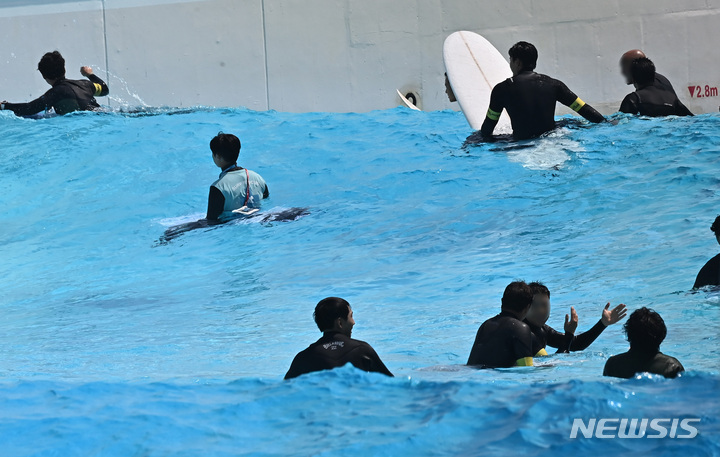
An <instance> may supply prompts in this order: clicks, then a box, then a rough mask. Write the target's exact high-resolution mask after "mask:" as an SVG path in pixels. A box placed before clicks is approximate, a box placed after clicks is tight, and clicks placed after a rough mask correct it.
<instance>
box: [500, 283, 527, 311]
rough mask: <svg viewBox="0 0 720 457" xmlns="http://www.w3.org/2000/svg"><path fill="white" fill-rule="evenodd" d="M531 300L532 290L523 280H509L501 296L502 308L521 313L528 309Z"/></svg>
mask: <svg viewBox="0 0 720 457" xmlns="http://www.w3.org/2000/svg"><path fill="white" fill-rule="evenodd" d="M532 301H533V291H532V289H531V288H530V286H528V285H527V284H526V283H525V281H514V282H511V283H510V284H509V285H508V286H507V287H506V288H505V292H504V293H503V296H502V309H503V310H509V311H515V312H516V313H521V312H523V311H525V310H526V309H528V308H529V307H530V305H531V304H532Z"/></svg>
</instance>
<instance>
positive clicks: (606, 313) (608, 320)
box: [600, 303, 627, 327]
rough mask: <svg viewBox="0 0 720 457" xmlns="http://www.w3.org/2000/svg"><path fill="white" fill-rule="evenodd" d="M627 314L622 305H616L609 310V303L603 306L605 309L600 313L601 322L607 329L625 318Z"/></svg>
mask: <svg viewBox="0 0 720 457" xmlns="http://www.w3.org/2000/svg"><path fill="white" fill-rule="evenodd" d="M626 314H627V309H626V308H625V305H623V304H622V303H621V304H619V305H617V306H616V307H615V308H613V309H612V310H611V309H610V303H608V304H607V305H605V309H603V311H602V318H601V319H600V320H602V323H603V325H605V327H607V326H608V325H612V324H614V323H616V322H618V321H620V320H621V319H622V318H624V317H625V315H626Z"/></svg>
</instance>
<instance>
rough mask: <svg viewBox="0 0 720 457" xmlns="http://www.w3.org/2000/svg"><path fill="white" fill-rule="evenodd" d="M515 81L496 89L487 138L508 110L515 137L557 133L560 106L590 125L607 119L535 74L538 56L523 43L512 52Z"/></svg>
mask: <svg viewBox="0 0 720 457" xmlns="http://www.w3.org/2000/svg"><path fill="white" fill-rule="evenodd" d="M509 54H510V69H511V70H512V73H513V76H512V78H508V79H506V80H505V81H503V82H501V83H500V84H498V85H496V86H495V87H494V88H493V90H492V93H491V94H490V107H489V108H488V111H487V116H486V117H485V121H484V122H483V125H482V127H481V128H480V133H481V134H482V136H483V137H484V138H490V137H492V134H493V130H495V126H496V125H497V123H498V120H499V119H500V114H502V110H503V109H505V110H506V111H507V113H508V115H509V116H510V121H511V123H512V129H513V137H514V138H515V139H518V140H523V139H528V138H534V137H538V136H540V135H542V134H543V133H546V132H549V131H551V130H553V129H555V126H556V125H555V103H556V102H560V103H562V104H563V105H565V106H568V107H570V108H571V109H572V110H573V111H575V112H576V113H578V114H579V115H581V116H582V117H584V118H585V119H587V120H588V121H590V122H596V123H597V122H603V121H605V118H604V117H603V115H602V114H600V113H599V112H597V111H596V110H595V109H594V108H593V107H592V106H590V105H588V104H587V103H585V102H584V101H582V100H581V99H580V97H578V96H577V95H575V94H574V93H573V92H572V91H571V90H570V89H568V87H567V86H566V85H565V84H564V83H563V82H562V81H559V80H557V79H553V78H551V77H549V76H547V75H543V74H540V73H535V72H534V71H533V70H534V69H535V65H536V63H537V57H538V52H537V49H535V46H533V45H532V44H530V43H527V42H525V41H520V42H518V43H516V44H515V45H514V46H513V47H512V48H510V51H509Z"/></svg>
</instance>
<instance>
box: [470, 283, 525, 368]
mask: <svg viewBox="0 0 720 457" xmlns="http://www.w3.org/2000/svg"><path fill="white" fill-rule="evenodd" d="M532 299H533V293H532V289H530V286H528V285H527V284H526V283H524V282H523V281H515V282H512V283H510V284H509V285H508V286H507V287H506V288H505V292H504V293H503V297H502V307H501V312H500V314H498V315H497V316H495V317H493V318H490V319H488V320H486V321H485V322H483V324H482V325H481V326H480V328H479V329H478V331H477V335H476V336H475V342H474V343H473V346H472V349H471V350H470V357H469V358H468V362H467V364H468V365H473V366H479V367H481V368H509V367H513V366H520V367H522V366H532V365H533V352H532V338H533V336H532V332H531V331H530V327H529V326H528V325H527V324H525V323H524V322H523V321H522V320H523V319H524V318H525V314H527V311H528V309H530V305H531V304H532Z"/></svg>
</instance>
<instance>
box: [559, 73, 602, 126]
mask: <svg viewBox="0 0 720 457" xmlns="http://www.w3.org/2000/svg"><path fill="white" fill-rule="evenodd" d="M556 97H557V101H559V102H560V103H562V104H563V105H565V106H567V107H569V108H570V109H571V110H573V111H575V112H576V113H578V114H579V115H581V116H582V117H584V118H585V119H587V120H588V121H590V122H595V123H598V122H604V121H605V116H603V115H602V114H600V113H599V112H598V111H597V110H596V109H595V108H593V107H592V106H590V105H588V104H587V103H585V102H584V101H582V99H580V97H578V96H577V95H575V93H574V92H573V91H571V90H570V89H568V87H567V86H566V85H565V84H564V83H562V82H560V81H557V93H556Z"/></svg>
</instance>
